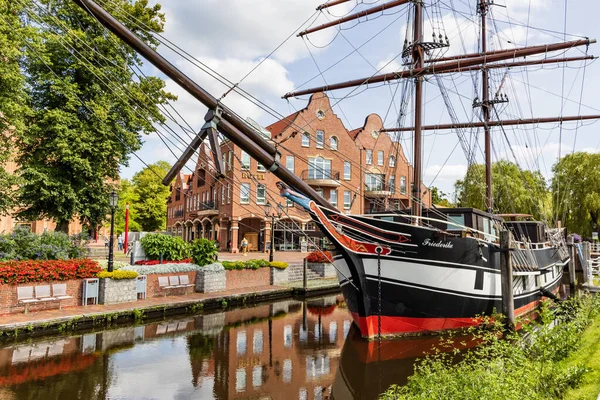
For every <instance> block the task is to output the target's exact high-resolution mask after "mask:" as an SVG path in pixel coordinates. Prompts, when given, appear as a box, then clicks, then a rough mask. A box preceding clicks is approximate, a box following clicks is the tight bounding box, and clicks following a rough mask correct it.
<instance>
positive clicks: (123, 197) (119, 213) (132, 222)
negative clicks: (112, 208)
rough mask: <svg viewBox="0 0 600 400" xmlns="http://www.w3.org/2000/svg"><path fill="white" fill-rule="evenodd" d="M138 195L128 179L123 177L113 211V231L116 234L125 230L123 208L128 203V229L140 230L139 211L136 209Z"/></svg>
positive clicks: (132, 230)
mask: <svg viewBox="0 0 600 400" xmlns="http://www.w3.org/2000/svg"><path fill="white" fill-rule="evenodd" d="M138 201H139V197H138V195H137V194H136V193H135V187H134V186H133V184H132V183H131V181H129V180H128V179H123V180H122V181H121V185H120V187H119V204H118V206H117V210H116V212H115V231H116V232H117V235H120V234H121V232H125V208H126V207H127V204H128V203H129V231H130V232H140V231H141V230H142V227H141V225H140V224H139V222H138V218H139V213H138V210H137V205H138Z"/></svg>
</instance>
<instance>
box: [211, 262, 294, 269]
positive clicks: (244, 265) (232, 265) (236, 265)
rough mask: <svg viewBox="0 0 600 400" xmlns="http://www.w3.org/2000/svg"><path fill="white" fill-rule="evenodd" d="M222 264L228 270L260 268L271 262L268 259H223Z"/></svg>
mask: <svg viewBox="0 0 600 400" xmlns="http://www.w3.org/2000/svg"><path fill="white" fill-rule="evenodd" d="M222 264H223V267H224V268H225V269H226V270H234V269H235V270H238V271H239V270H242V269H259V268H264V267H268V266H269V262H268V261H267V260H245V261H223V262H222ZM284 264H285V263H284ZM286 267H287V264H286Z"/></svg>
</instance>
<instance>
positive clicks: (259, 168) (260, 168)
mask: <svg viewBox="0 0 600 400" xmlns="http://www.w3.org/2000/svg"><path fill="white" fill-rule="evenodd" d="M256 171H257V172H267V169H266V168H265V166H264V165H262V164H261V163H256Z"/></svg>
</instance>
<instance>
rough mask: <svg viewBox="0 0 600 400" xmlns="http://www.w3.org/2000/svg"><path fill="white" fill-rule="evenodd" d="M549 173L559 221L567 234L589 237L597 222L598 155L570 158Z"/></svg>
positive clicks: (580, 154)
mask: <svg viewBox="0 0 600 400" xmlns="http://www.w3.org/2000/svg"><path fill="white" fill-rule="evenodd" d="M552 171H553V172H554V177H553V178H552V197H553V199H554V202H555V204H556V209H557V212H558V218H559V219H561V220H562V222H563V225H564V226H566V227H567V229H568V230H569V231H571V232H577V233H579V234H581V235H583V236H587V237H590V236H591V234H592V231H594V232H597V231H598V223H599V219H600V154H591V153H585V152H578V153H572V154H569V155H567V156H565V157H563V158H562V159H561V160H560V161H559V162H558V163H557V164H555V165H554V167H553V168H552Z"/></svg>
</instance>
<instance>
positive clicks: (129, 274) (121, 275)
mask: <svg viewBox="0 0 600 400" xmlns="http://www.w3.org/2000/svg"><path fill="white" fill-rule="evenodd" d="M137 276H138V273H137V272H135V271H121V270H118V271H113V272H108V271H100V272H98V278H102V279H104V278H110V279H115V280H117V279H134V278H136V277H137Z"/></svg>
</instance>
